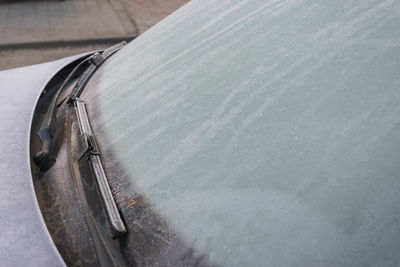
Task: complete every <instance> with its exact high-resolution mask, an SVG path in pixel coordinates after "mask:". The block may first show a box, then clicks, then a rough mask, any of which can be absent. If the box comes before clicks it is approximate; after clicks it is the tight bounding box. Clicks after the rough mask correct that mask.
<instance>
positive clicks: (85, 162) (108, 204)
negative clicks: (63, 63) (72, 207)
mask: <svg viewBox="0 0 400 267" xmlns="http://www.w3.org/2000/svg"><path fill="white" fill-rule="evenodd" d="M74 107H75V111H76V116H77V118H78V123H79V130H80V137H81V143H82V146H83V147H84V151H83V152H82V154H81V155H80V156H79V158H78V159H77V161H76V166H77V169H78V170H80V171H82V173H81V174H80V176H81V177H85V178H81V179H89V178H88V177H87V176H88V175H91V176H93V177H94V179H95V181H96V185H97V190H98V194H99V196H100V199H101V203H102V206H103V209H104V211H105V214H106V216H107V220H108V223H109V227H110V232H111V237H112V238H113V239H115V238H120V237H122V236H124V235H125V234H126V228H125V224H124V222H123V221H122V219H121V216H120V214H119V211H118V208H117V205H116V204H115V201H114V197H113V195H112V193H111V189H110V186H109V184H108V181H107V177H106V174H105V172H104V169H103V165H102V163H101V159H100V153H99V150H98V148H97V144H96V139H95V138H94V135H93V132H92V130H91V127H90V123H89V118H88V115H87V111H86V107H85V102H84V101H83V100H82V99H80V98H76V101H75V102H74ZM87 167H89V169H90V172H89V173H88V172H85V171H83V170H84V169H87Z"/></svg>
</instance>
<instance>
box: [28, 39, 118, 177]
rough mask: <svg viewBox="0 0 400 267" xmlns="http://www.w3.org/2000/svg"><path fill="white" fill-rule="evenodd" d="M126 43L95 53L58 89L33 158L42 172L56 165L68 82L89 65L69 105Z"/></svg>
mask: <svg viewBox="0 0 400 267" xmlns="http://www.w3.org/2000/svg"><path fill="white" fill-rule="evenodd" d="M125 44H126V42H121V43H119V44H116V45H114V46H112V47H110V48H108V49H106V50H104V51H103V52H102V53H94V54H93V55H92V56H90V57H88V58H86V59H85V60H83V61H82V62H80V63H79V64H78V65H77V66H76V67H75V68H74V69H73V70H72V71H71V72H70V74H69V75H68V77H67V78H66V79H65V80H64V82H63V83H62V85H61V86H60V88H59V89H58V91H57V93H56V95H55V96H54V98H53V100H52V101H51V104H50V107H49V112H48V114H47V115H46V118H45V120H44V122H43V123H42V126H41V128H40V130H39V131H38V132H37V136H38V138H39V140H40V143H41V146H40V151H39V152H37V153H36V154H35V155H34V156H33V162H34V163H35V164H36V166H38V167H39V168H40V169H41V170H42V171H45V170H47V169H49V168H51V166H53V165H54V163H55V162H56V159H55V156H54V155H53V139H54V135H55V133H56V120H57V110H58V107H59V106H60V105H61V104H62V103H63V102H64V100H65V99H63V100H62V101H60V103H58V98H59V96H60V94H61V92H62V91H63V89H64V88H65V87H66V85H67V84H68V82H69V81H70V80H71V78H72V77H73V75H74V74H75V73H76V72H77V71H78V70H79V69H80V68H82V66H84V65H87V63H89V66H87V68H86V70H85V71H84V73H83V74H82V75H81V77H80V78H79V79H78V81H77V83H76V84H75V86H74V88H73V89H72V92H71V93H70V94H69V96H68V101H67V103H73V102H74V101H75V100H76V98H78V97H79V96H80V95H81V93H82V91H83V89H84V88H85V86H86V84H87V83H88V82H89V80H90V78H91V77H92V76H93V74H94V73H95V72H96V70H97V69H98V68H99V67H100V66H101V65H102V64H103V63H104V62H105V61H106V60H107V59H108V58H109V57H110V56H112V55H113V54H114V53H115V52H117V51H118V50H120V49H121V48H122V47H123V46H125Z"/></svg>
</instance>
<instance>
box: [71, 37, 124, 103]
mask: <svg viewBox="0 0 400 267" xmlns="http://www.w3.org/2000/svg"><path fill="white" fill-rule="evenodd" d="M125 45H126V42H122V43H119V44H116V45H114V46H112V47H110V48H108V49H107V50H105V51H104V52H103V53H101V54H100V53H95V54H93V56H92V57H91V58H90V60H89V62H90V65H89V67H88V68H87V69H86V70H85V72H84V73H83V74H82V76H81V78H80V79H79V81H78V82H77V83H76V85H75V87H74V89H72V92H71V93H70V94H69V96H68V101H67V103H72V102H74V101H75V100H76V99H77V98H78V97H80V95H81V93H82V91H83V89H84V88H85V86H86V84H87V83H88V82H89V80H90V78H91V77H92V76H93V74H94V73H95V72H96V70H97V69H98V68H99V67H100V66H101V65H102V64H103V63H104V61H106V60H107V59H108V58H109V57H110V56H112V55H113V54H114V53H115V52H117V51H118V50H120V49H121V48H122V47H124V46H125Z"/></svg>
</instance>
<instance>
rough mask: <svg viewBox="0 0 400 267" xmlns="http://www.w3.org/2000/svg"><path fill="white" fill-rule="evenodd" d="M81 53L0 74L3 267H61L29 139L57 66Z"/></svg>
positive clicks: (0, 255) (0, 257)
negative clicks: (43, 209) (39, 194)
mask: <svg viewBox="0 0 400 267" xmlns="http://www.w3.org/2000/svg"><path fill="white" fill-rule="evenodd" d="M84 55H85V54H81V55H76V56H73V57H69V58H64V59H60V60H57V61H53V62H49V63H44V64H39V65H33V66H29V67H23V68H17V69H11V70H5V71H1V72H0V83H1V90H0V101H1V105H0V121H1V126H0V136H1V137H2V138H1V140H0V166H1V174H0V227H1V232H0V261H1V263H0V265H2V266H3V265H4V266H65V264H64V261H63V259H62V258H61V256H60V255H59V253H58V251H57V249H56V247H55V245H54V243H53V241H52V239H51V237H50V235H49V233H48V230H47V228H46V225H45V222H44V220H43V218H42V214H41V212H40V209H39V206H38V202H37V199H36V195H35V191H34V187H33V182H32V175H31V160H30V157H29V147H30V146H29V143H30V132H31V124H32V123H31V122H32V117H33V113H34V110H35V106H36V103H37V101H38V99H39V96H40V94H41V92H42V90H43V88H44V87H45V85H46V84H47V83H48V82H49V80H50V79H51V78H52V77H53V76H54V75H55V74H56V73H57V72H58V71H59V70H61V69H62V68H63V67H64V66H66V65H67V64H69V63H71V62H73V61H74V60H76V59H79V58H81V57H82V56H84Z"/></svg>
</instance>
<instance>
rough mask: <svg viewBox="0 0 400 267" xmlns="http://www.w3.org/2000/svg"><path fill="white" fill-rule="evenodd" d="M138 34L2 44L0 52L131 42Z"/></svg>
mask: <svg viewBox="0 0 400 267" xmlns="http://www.w3.org/2000/svg"><path fill="white" fill-rule="evenodd" d="M138 36H139V35H138V34H135V35H129V36H117V37H108V38H92V39H78V40H54V41H43V42H25V43H9V44H7V43H6V44H0V50H12V49H25V48H56V47H65V46H82V45H97V44H114V43H119V42H122V41H126V42H130V41H132V40H134V39H135V38H136V37H138Z"/></svg>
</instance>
